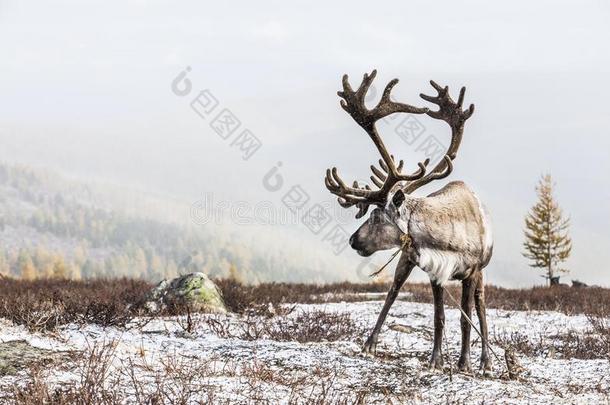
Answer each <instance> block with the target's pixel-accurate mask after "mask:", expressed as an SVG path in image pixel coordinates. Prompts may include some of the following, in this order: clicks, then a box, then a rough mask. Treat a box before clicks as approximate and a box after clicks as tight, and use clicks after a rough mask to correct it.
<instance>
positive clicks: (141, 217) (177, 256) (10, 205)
mask: <svg viewBox="0 0 610 405" xmlns="http://www.w3.org/2000/svg"><path fill="white" fill-rule="evenodd" d="M189 211H190V204H189V203H188V202H184V201H178V200H176V199H172V198H171V197H160V196H158V195H152V194H150V193H144V192H138V191H134V190H130V189H127V188H122V187H119V186H114V185H112V186H110V185H106V184H101V183H100V184H93V183H84V182H79V181H75V180H71V179H67V178H65V177H62V176H60V175H58V174H53V173H49V172H48V171H38V170H34V169H31V168H28V167H23V166H10V165H6V164H2V165H0V273H2V274H6V275H12V276H16V277H23V278H28V279H31V278H38V277H53V276H54V277H69V278H75V279H79V278H90V277H120V276H128V277H135V278H144V279H147V280H151V281H157V280H159V279H162V278H167V277H174V276H175V275H177V274H178V273H183V272H191V271H204V272H206V273H208V274H210V275H212V276H222V275H227V274H228V273H229V272H232V273H233V275H237V276H238V277H239V278H241V279H242V280H243V281H246V282H258V281H267V280H274V281H278V280H281V281H304V280H308V281H328V280H332V279H333V278H340V277H341V272H340V271H337V269H338V268H340V267H341V266H338V265H337V262H336V259H335V262H332V261H330V262H328V261H324V260H322V259H320V258H318V259H307V257H306V255H307V252H306V249H303V248H302V247H301V252H299V249H293V248H291V247H290V238H283V239H284V240H283V242H282V243H283V244H284V246H285V247H286V248H281V244H280V245H279V247H280V248H278V244H277V240H278V239H280V238H275V237H273V236H269V235H270V234H271V235H272V234H273V233H272V232H271V233H268V234H267V236H266V239H265V238H261V237H260V234H259V233H257V229H256V228H253V227H250V228H248V229H246V230H244V229H236V228H235V227H231V226H230V224H220V225H219V224H209V225H205V226H201V225H196V224H195V223H193V222H191V221H190V219H189ZM271 246H273V248H271ZM329 269H334V272H330V271H329ZM344 276H345V274H344Z"/></svg>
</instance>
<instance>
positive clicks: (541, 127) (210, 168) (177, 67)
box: [0, 0, 610, 286]
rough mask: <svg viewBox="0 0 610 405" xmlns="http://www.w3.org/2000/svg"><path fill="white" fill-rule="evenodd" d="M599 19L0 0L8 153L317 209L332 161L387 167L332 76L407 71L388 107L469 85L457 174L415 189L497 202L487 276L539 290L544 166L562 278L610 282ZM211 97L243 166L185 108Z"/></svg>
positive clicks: (523, 9) (569, 9)
mask: <svg viewBox="0 0 610 405" xmlns="http://www.w3.org/2000/svg"><path fill="white" fill-rule="evenodd" d="M609 17H610V5H609V4H608V3H607V2H605V1H601V0H600V1H536V2H532V1H524V0H518V1H511V2H507V3H498V2H485V1H476V2H449V1H447V2H439V1H437V2H433V3H432V2H429V1H428V2H423V1H421V2H404V1H396V2H385V3H373V2H366V3H361V2H354V1H349V2H347V1H346V2H328V1H327V2H321V3H320V4H319V5H316V4H315V3H312V2H310V1H309V2H296V1H293V2H285V1H284V2H282V1H276V2H265V1H257V2H241V3H237V2H200V1H192V2H181V3H178V2H169V1H146V0H140V1H110V0H105V1H64V2H43V1H40V2H26V1H6V0H0V58H1V59H0V142H1V145H2V147H1V148H0V158H2V159H3V160H5V161H9V162H14V161H17V162H25V163H29V164H33V165H36V166H39V167H49V168H54V169H59V170H61V171H64V172H66V173H70V174H74V175H78V176H86V177H87V178H92V179H104V180H111V181H115V182H120V183H124V184H131V185H136V186H138V187H141V188H143V189H150V190H155V191H157V192H162V193H167V194H170V195H173V196H176V197H179V198H182V199H184V200H185V201H194V200H196V199H197V198H200V196H201V195H202V194H203V193H205V192H213V193H214V196H215V199H217V200H226V201H236V200H243V201H247V202H249V203H251V204H255V203H256V202H258V201H261V200H269V201H272V202H273V203H274V204H277V205H278V206H280V205H281V198H282V195H283V193H284V191H286V190H288V188H289V187H291V186H293V185H295V184H298V185H300V186H301V187H302V188H303V189H304V190H306V191H307V193H308V194H309V195H310V198H311V201H312V202H313V201H331V199H330V197H329V195H328V192H327V191H326V189H325V188H324V185H323V181H322V175H323V172H324V170H325V169H326V167H328V166H333V165H336V166H338V167H339V168H340V169H341V172H342V173H344V176H345V177H346V178H359V179H362V178H366V177H368V169H367V168H368V165H369V164H370V163H373V162H374V161H376V160H377V158H378V157H377V156H376V154H375V149H374V147H373V146H372V144H371V142H370V140H369V139H368V138H367V137H366V134H365V133H364V132H362V130H360V129H359V128H358V127H357V125H356V124H355V123H354V122H353V121H352V120H351V118H349V117H348V116H347V115H346V114H345V112H344V111H343V110H342V109H341V108H340V107H339V104H338V98H337V96H336V91H337V90H338V89H339V87H340V81H341V76H342V74H343V73H348V74H350V76H351V77H352V80H353V81H354V84H357V82H358V81H359V80H360V78H361V76H362V74H363V73H364V72H367V71H370V70H372V69H373V68H377V69H378V71H379V75H378V79H377V82H376V84H377V86H376V88H379V89H380V88H383V86H384V85H385V83H387V81H389V80H391V79H392V78H394V77H398V78H400V79H401V82H400V83H399V84H398V86H397V87H396V89H395V91H394V93H395V96H396V98H398V99H399V100H401V101H405V102H408V103H411V104H416V105H426V103H425V102H424V101H423V100H421V99H419V97H418V94H419V93H420V92H429V91H430V90H431V89H430V86H429V84H428V80H429V79H434V80H436V81H438V82H439V83H442V84H448V85H449V86H450V89H451V90H452V92H453V94H457V92H458V91H459V87H460V86H462V85H465V86H467V88H468V91H467V94H466V101H467V102H473V103H475V104H476V112H475V114H474V116H473V117H472V118H471V119H470V120H469V121H468V123H467V125H466V130H465V135H464V141H463V143H462V147H461V150H460V152H459V154H458V159H457V161H456V163H455V166H456V168H455V171H454V173H453V174H452V176H451V177H450V179H447V180H445V181H443V182H439V183H438V184H433V185H430V186H428V187H427V189H426V190H425V191H428V192H429V191H433V190H434V189H435V188H437V187H440V186H442V184H444V183H446V182H447V181H449V180H455V179H462V180H465V181H467V183H468V184H469V185H470V186H471V188H473V189H474V190H475V191H476V192H477V193H478V194H479V195H480V196H481V199H482V200H483V201H484V202H485V203H486V205H487V206H488V207H489V209H490V211H491V213H492V217H493V220H494V224H495V233H496V249H495V255H494V258H493V260H492V263H491V264H490V266H489V268H488V280H489V281H490V282H493V283H497V284H501V285H506V286H520V285H531V284H532V283H541V282H542V279H541V278H540V277H539V276H538V275H537V273H536V272H535V271H533V270H531V269H529V268H528V267H527V262H526V261H525V260H524V259H523V258H522V257H521V254H520V252H521V243H522V227H523V216H524V214H525V213H526V212H527V210H528V208H529V207H530V206H531V205H532V204H533V203H534V202H535V194H534V186H535V184H536V182H537V180H538V178H539V176H540V175H541V174H542V173H545V172H550V173H551V174H552V175H553V177H554V179H555V181H556V183H557V189H556V196H557V198H558V200H559V201H560V203H561V205H562V207H563V208H564V211H565V213H566V214H567V215H569V216H570V217H571V219H572V236H573V240H574V250H573V256H572V258H571V259H570V261H569V262H568V264H567V267H568V268H570V269H571V270H572V274H571V275H570V276H569V277H568V278H576V279H581V280H584V281H586V282H590V283H598V284H604V285H610V266H609V265H608V263H609V261H610V236H609V229H610V212H609V211H610V208H609V204H608V202H609V200H610V158H609V150H610V107H609V106H608V101H607V94H608V92H609V90H610V78H609V73H610V52H608V40H609V39H610V24H608V22H609V21H610V18H609ZM187 66H188V67H190V72H189V73H188V76H187V77H188V79H189V80H190V82H191V86H192V89H191V92H190V93H189V94H188V95H185V96H178V95H176V94H174V93H173V92H172V90H171V84H172V81H173V80H174V78H175V77H176V76H177V75H179V74H180V72H182V71H183V70H184V69H186V67H187ZM204 89H207V90H208V91H209V94H212V95H213V96H214V97H215V99H216V100H218V103H219V104H218V110H216V111H219V109H220V108H227V109H229V110H231V111H232V112H233V113H234V115H235V116H236V117H237V118H238V119H239V120H240V122H241V124H242V125H241V127H240V129H239V131H241V129H244V128H247V129H249V130H250V131H251V132H252V133H253V134H254V135H255V136H256V137H257V138H258V139H259V140H260V141H261V143H262V147H261V148H260V150H258V151H257V152H256V153H255V154H254V155H253V156H252V157H251V158H250V159H249V160H243V159H242V157H241V154H240V151H239V150H237V149H236V148H235V145H231V142H232V140H233V139H234V138H229V139H228V140H224V139H222V138H221V137H220V136H219V135H218V134H217V133H215V132H214V131H213V130H212V129H211V127H210V122H211V120H212V118H213V117H212V116H206V117H204V118H202V117H200V116H199V115H197V114H196V113H195V112H194V111H193V109H191V107H190V103H191V101H192V100H193V99H194V98H195V97H196V96H197V95H198V94H199V92H200V91H202V90H204ZM373 101H374V100H373ZM401 119H402V117H401ZM418 119H419V121H420V123H421V124H422V125H423V127H424V128H425V130H424V135H422V136H423V137H428V136H431V135H432V136H434V137H435V139H438V140H440V141H441V142H445V143H447V144H448V142H449V132H448V129H447V128H446V127H445V126H443V125H439V124H438V123H435V122H432V120H431V119H430V118H427V117H421V116H420V117H418ZM383 129H384V131H383V132H384V139H386V140H387V143H388V145H389V147H390V149H391V150H392V151H393V152H394V153H395V154H397V155H399V156H401V157H403V158H405V159H406V160H407V162H409V163H410V164H412V165H413V166H414V165H415V162H416V161H417V160H418V159H421V158H422V156H423V155H422V151H421V150H418V147H417V145H418V143H417V142H415V143H413V144H408V143H407V142H405V141H404V140H401V139H400V137H398V136H397V134H396V132H395V127H393V126H392V125H385V126H384V128H383ZM235 136H236V135H235ZM421 139H424V138H421ZM279 161H281V162H282V166H281V168H280V171H281V172H280V173H281V175H282V177H283V178H284V179H285V185H284V189H283V190H281V191H279V192H270V191H269V190H268V189H266V188H265V187H263V186H262V178H263V176H264V175H265V173H267V172H268V171H269V170H270V169H271V168H272V167H273V166H274V165H276V163H277V162H279ZM357 226H358V223H357V222H356V221H350V222H349V223H348V224H346V225H345V227H346V229H347V230H349V231H352V230H354V229H355V228H356V227H357ZM299 227H300V229H301V231H302V233H303V235H304V236H303V237H307V238H310V239H312V240H314V242H315V241H316V240H317V241H318V242H319V243H318V244H317V245H316V246H317V247H318V249H319V251H315V252H312V254H314V255H318V254H323V253H322V252H323V251H324V250H325V249H326V250H328V249H329V246H328V244H327V243H326V244H325V243H322V242H321V241H320V238H321V237H320V236H314V235H311V234H310V233H309V232H308V230H307V228H305V227H304V226H302V225H299ZM266 229H267V232H269V233H272V234H281V233H282V232H283V228H282V227H275V228H272V227H267V228H266ZM343 255H344V256H345V258H346V260H348V261H350V260H351V261H352V262H355V260H356V256H355V253H353V252H351V251H345V253H343ZM418 277H420V278H419V279H422V278H421V275H420V276H418Z"/></svg>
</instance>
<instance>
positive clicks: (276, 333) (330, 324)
mask: <svg viewBox="0 0 610 405" xmlns="http://www.w3.org/2000/svg"><path fill="white" fill-rule="evenodd" d="M205 323H206V325H207V326H208V328H209V329H210V330H211V331H212V332H213V333H215V334H216V335H218V336H220V337H222V338H225V339H233V338H235V339H240V340H248V341H253V340H258V339H270V340H276V341H279V342H299V343H308V342H336V341H340V340H349V339H353V338H354V337H360V336H361V335H362V334H363V333H364V331H363V329H362V328H361V327H359V326H358V324H356V322H354V320H353V319H352V317H351V315H350V314H349V313H334V312H325V311H320V310H314V311H303V312H301V313H299V314H298V315H296V316H281V317H280V316H278V317H274V318H270V319H266V318H264V317H260V316H254V315H252V314H246V315H245V316H244V317H243V318H241V319H240V320H239V322H238V323H237V324H235V325H233V324H232V323H231V320H230V319H228V318H226V317H219V316H215V317H207V318H206V319H205Z"/></svg>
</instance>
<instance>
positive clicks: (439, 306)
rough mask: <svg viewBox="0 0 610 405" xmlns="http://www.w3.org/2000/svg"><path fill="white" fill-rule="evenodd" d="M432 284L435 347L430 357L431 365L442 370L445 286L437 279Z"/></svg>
mask: <svg viewBox="0 0 610 405" xmlns="http://www.w3.org/2000/svg"><path fill="white" fill-rule="evenodd" d="M430 283H431V284H432V295H433V296H434V348H433V349H432V357H431V358H430V367H432V368H435V369H438V370H441V369H442V368H443V349H442V344H443V329H444V328H445V303H444V300H443V298H444V297H443V295H444V294H443V292H444V290H443V287H442V286H441V285H439V284H437V283H436V282H435V281H431V282H430Z"/></svg>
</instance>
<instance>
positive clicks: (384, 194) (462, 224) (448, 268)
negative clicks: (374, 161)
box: [325, 70, 493, 372]
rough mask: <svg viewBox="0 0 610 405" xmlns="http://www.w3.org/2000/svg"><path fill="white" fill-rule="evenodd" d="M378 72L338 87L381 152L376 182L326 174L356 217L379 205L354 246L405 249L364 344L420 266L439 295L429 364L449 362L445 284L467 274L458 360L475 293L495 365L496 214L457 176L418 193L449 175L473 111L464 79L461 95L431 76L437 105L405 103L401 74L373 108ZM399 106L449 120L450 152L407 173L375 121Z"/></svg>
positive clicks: (364, 250) (484, 356) (368, 347)
mask: <svg viewBox="0 0 610 405" xmlns="http://www.w3.org/2000/svg"><path fill="white" fill-rule="evenodd" d="M376 74H377V72H376V71H375V70H373V72H372V73H371V74H365V75H364V78H363V79H362V83H361V84H360V87H359V88H358V89H357V90H356V91H354V90H353V89H352V87H351V86H350V84H349V81H348V76H347V75H344V76H343V91H339V92H338V93H337V94H338V95H339V97H341V98H342V100H341V107H342V108H343V109H344V110H345V111H346V112H347V113H348V114H349V115H350V116H351V117H352V118H353V119H354V120H355V121H356V123H358V125H360V127H362V129H364V130H365V131H366V133H367V134H368V136H369V137H370V138H371V140H372V141H373V143H374V144H375V146H376V147H377V150H378V151H379V154H380V155H381V159H379V167H376V166H375V165H371V170H372V172H373V175H372V176H371V181H372V182H373V184H374V185H375V186H376V187H377V188H376V189H373V188H371V187H370V186H369V185H362V186H361V185H359V184H358V182H357V181H355V182H354V183H353V185H352V186H351V187H349V186H347V185H346V184H345V182H344V181H343V180H342V179H341V177H339V175H338V173H337V168H336V167H333V168H332V170H330V169H329V170H327V171H326V178H325V184H326V188H328V190H329V191H330V192H331V193H333V194H335V195H336V196H338V197H339V198H338V202H339V204H340V205H341V206H342V207H345V208H349V207H352V206H356V207H357V208H358V209H359V210H358V213H357V214H356V218H361V217H363V216H364V215H365V214H366V213H367V211H368V209H369V207H370V206H371V205H374V206H376V208H374V209H373V211H372V212H371V214H370V217H369V218H368V220H367V221H366V222H365V223H364V224H363V225H362V226H361V227H360V228H359V229H358V230H357V231H356V232H355V233H354V234H353V235H352V236H351V238H350V241H349V243H350V246H351V247H352V248H353V249H354V250H356V251H357V252H358V254H360V255H361V256H370V255H372V254H373V253H374V252H377V251H380V250H386V249H392V248H400V249H401V256H400V259H399V261H398V265H397V267H396V271H395V275H394V281H393V284H392V287H391V289H390V291H389V292H388V294H387V297H386V299H385V303H384V305H383V309H382V310H381V313H380V314H379V317H378V319H377V323H376V325H375V327H374V328H373V331H372V333H371V335H370V336H369V338H368V339H367V341H366V343H365V344H364V347H363V349H362V350H363V352H364V353H367V354H373V355H374V354H375V352H376V346H377V340H378V336H379V332H380V330H381V327H382V325H383V323H384V321H385V319H386V316H387V315H388V311H389V310H390V307H391V306H392V304H393V303H394V300H395V299H396V296H397V295H398V292H399V290H400V288H401V287H402V285H403V284H404V283H405V281H406V280H407V278H408V277H409V275H410V274H411V271H412V270H413V268H414V267H415V266H418V267H419V268H421V269H422V270H423V271H425V272H426V273H428V276H429V278H430V283H431V285H432V292H433V296H434V347H433V350H432V356H431V359H430V366H431V367H433V368H436V369H442V367H443V356H442V350H441V344H442V338H443V328H444V323H445V314H444V303H443V292H444V289H443V286H444V285H445V284H446V283H447V282H448V281H449V280H461V281H462V300H461V306H462V310H463V314H462V318H461V322H460V323H461V330H462V348H461V354H460V358H459V361H458V367H459V369H460V370H461V371H466V372H471V371H472V368H471V363H470V323H469V320H468V319H467V318H466V317H465V316H464V313H465V314H468V317H469V318H470V314H471V313H472V303H473V301H474V304H475V307H476V312H477V316H478V318H479V324H480V329H481V334H482V350H481V363H480V364H481V368H484V369H490V368H491V357H490V356H489V353H488V346H487V340H488V331H487V321H486V316H485V298H484V285H483V276H482V270H483V268H484V267H485V266H486V265H487V264H488V263H489V260H490V258H491V254H492V248H493V239H492V232H491V226H490V221H489V215H488V214H487V211H486V210H485V208H484V207H483V205H482V204H481V202H480V201H479V199H478V198H477V197H476V196H475V194H474V193H473V192H472V191H471V190H470V189H469V188H468V187H467V186H466V185H465V184H464V183H463V182H459V181H455V182H450V183H449V184H447V185H446V186H445V187H443V188H441V189H440V190H438V191H436V192H434V193H432V194H430V195H428V196H427V197H414V196H412V195H411V194H412V193H413V192H414V191H416V190H417V189H419V188H420V187H422V186H424V185H426V184H428V183H430V182H432V181H434V180H440V179H443V178H446V177H447V176H449V174H450V173H451V172H452V171H453V160H454V159H455V157H456V155H457V151H458V148H459V146H460V142H461V140H462V134H463V131H464V123H465V122H466V120H467V119H468V118H470V116H471V115H472V114H473V112H474V105H472V104H471V105H470V107H469V108H468V109H466V110H462V103H463V101H464V94H465V91H466V89H465V88H464V87H462V89H461V91H460V94H459V97H458V100H457V102H455V101H453V100H452V98H451V97H450V96H449V88H448V87H441V86H439V85H438V84H436V83H435V82H434V81H430V84H431V85H432V87H434V89H435V90H436V92H437V93H438V94H437V95H436V96H434V97H433V96H427V95H425V94H420V97H421V98H422V99H424V100H426V101H428V102H430V103H433V104H436V105H437V106H438V111H431V110H429V109H428V108H418V107H414V106H411V105H408V104H403V103H398V102H395V101H393V100H392V99H391V96H390V93H391V91H392V88H393V87H394V86H395V85H396V83H398V79H394V80H392V81H390V82H389V83H388V84H387V86H386V87H385V90H384V92H383V94H382V96H381V99H380V101H379V103H378V104H377V106H376V107H375V108H373V109H368V108H367V107H366V106H365V104H364V100H365V96H366V93H367V91H368V89H369V87H370V86H371V83H372V82H373V79H374V78H375V76H376ZM394 113H411V114H427V115H428V116H430V117H432V118H434V119H438V120H442V121H445V122H446V123H447V124H449V127H450V128H451V143H450V145H449V148H448V150H447V151H446V154H445V156H444V157H443V159H442V160H441V161H440V162H439V163H438V164H437V165H436V166H435V167H434V168H433V169H431V170H428V165H429V163H430V160H429V159H426V160H425V161H424V162H419V163H418V169H417V170H416V171H415V172H413V173H407V174H405V173H403V166H404V162H403V161H402V160H400V161H399V162H398V164H397V163H396V160H395V159H394V156H393V155H390V153H389V152H388V151H387V149H386V147H385V145H384V143H383V141H382V139H381V137H380V136H379V133H378V132H377V128H376V122H377V121H378V120H380V119H382V118H384V117H386V116H388V115H390V114H394Z"/></svg>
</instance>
